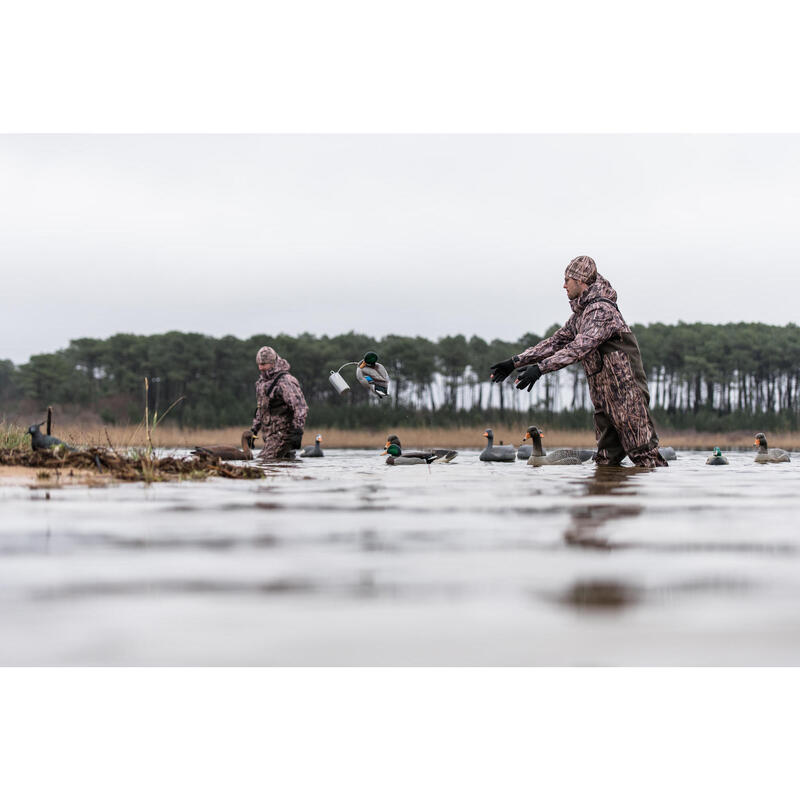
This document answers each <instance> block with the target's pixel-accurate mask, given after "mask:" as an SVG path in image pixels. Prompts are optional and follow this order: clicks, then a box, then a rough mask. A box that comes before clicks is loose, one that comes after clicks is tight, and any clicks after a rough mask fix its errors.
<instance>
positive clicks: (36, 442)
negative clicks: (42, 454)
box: [27, 420, 75, 450]
mask: <svg viewBox="0 0 800 800" xmlns="http://www.w3.org/2000/svg"><path fill="white" fill-rule="evenodd" d="M42 425H44V420H42V421H41V422H39V423H38V424H35V425H31V426H30V427H29V428H28V430H27V433H29V434H30V436H31V448H32V449H33V450H52V449H53V448H54V447H62V448H63V449H65V450H74V449H75V448H74V447H70V446H69V445H68V444H65V443H64V442H62V441H61V439H57V438H56V437H55V436H50V435H49V434H46V433H42V432H41V431H40V430H39V428H41V427H42Z"/></svg>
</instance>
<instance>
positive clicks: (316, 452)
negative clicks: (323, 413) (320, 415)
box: [300, 434, 325, 458]
mask: <svg viewBox="0 0 800 800" xmlns="http://www.w3.org/2000/svg"><path fill="white" fill-rule="evenodd" d="M321 441H322V436H320V435H319V434H317V435H316V436H315V437H314V444H310V445H308V446H307V447H304V448H303V452H302V453H300V458H320V457H321V456H324V455H325V453H323V452H322V447H321V446H320V442H321Z"/></svg>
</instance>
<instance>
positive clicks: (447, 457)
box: [386, 434, 458, 462]
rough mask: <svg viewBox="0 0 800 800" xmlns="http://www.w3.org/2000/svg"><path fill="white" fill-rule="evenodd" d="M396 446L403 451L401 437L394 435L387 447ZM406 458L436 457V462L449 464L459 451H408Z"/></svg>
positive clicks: (443, 449)
mask: <svg viewBox="0 0 800 800" xmlns="http://www.w3.org/2000/svg"><path fill="white" fill-rule="evenodd" d="M392 444H396V445H397V446H398V447H400V448H401V449H402V445H401V444H400V437H399V436H396V435H395V434H392V435H391V436H390V437H389V438H388V439H387V440H386V447H387V448H388V447H389V445H392ZM403 455H404V456H407V457H411V456H414V457H416V458H427V457H428V456H434V461H445V462H449V461H452V460H453V459H454V458H455V457H456V456H457V455H458V451H457V450H447V449H446V448H443V447H434V448H431V449H430V450H413V451H407V452H405V453H403Z"/></svg>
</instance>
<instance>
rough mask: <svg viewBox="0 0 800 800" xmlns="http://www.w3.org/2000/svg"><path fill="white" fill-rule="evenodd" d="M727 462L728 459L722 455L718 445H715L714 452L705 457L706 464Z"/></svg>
mask: <svg viewBox="0 0 800 800" xmlns="http://www.w3.org/2000/svg"><path fill="white" fill-rule="evenodd" d="M727 463H728V459H727V458H726V457H725V456H724V455H722V450H720V449H719V447H715V448H714V452H713V453H712V454H711V455H710V456H709V457H708V458H707V459H706V464H713V465H715V466H717V465H719V464H727Z"/></svg>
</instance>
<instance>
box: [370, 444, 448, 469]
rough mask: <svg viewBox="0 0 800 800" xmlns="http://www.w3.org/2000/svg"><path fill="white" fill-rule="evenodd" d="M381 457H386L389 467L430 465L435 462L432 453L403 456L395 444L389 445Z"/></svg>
mask: <svg viewBox="0 0 800 800" xmlns="http://www.w3.org/2000/svg"><path fill="white" fill-rule="evenodd" d="M381 455H382V456H385V455H388V458H387V459H386V463H387V464H388V465H389V466H390V467H393V466H400V465H402V464H430V463H431V462H432V461H436V456H435V455H434V454H433V453H417V454H416V455H411V454H408V455H404V454H403V451H402V450H401V449H400V447H398V446H397V445H396V444H390V445H388V447H387V448H386V449H385V450H384V451H383V452H382V453H381Z"/></svg>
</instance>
